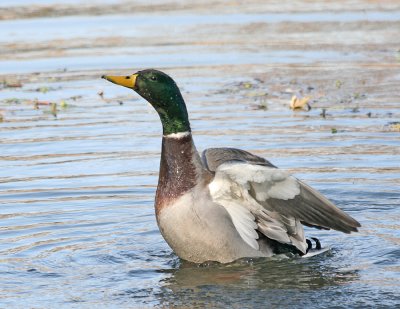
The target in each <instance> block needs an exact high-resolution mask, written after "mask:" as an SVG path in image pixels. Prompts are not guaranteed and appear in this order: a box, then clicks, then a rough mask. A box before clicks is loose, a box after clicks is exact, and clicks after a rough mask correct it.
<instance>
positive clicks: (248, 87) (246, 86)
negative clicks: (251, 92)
mask: <svg viewBox="0 0 400 309" xmlns="http://www.w3.org/2000/svg"><path fill="white" fill-rule="evenodd" d="M242 86H243V88H244V89H250V88H253V84H252V83H249V82H245V83H242Z"/></svg>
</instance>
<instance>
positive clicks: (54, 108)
mask: <svg viewBox="0 0 400 309" xmlns="http://www.w3.org/2000/svg"><path fill="white" fill-rule="evenodd" d="M50 113H51V114H52V115H53V116H54V117H56V118H57V103H51V107H50Z"/></svg>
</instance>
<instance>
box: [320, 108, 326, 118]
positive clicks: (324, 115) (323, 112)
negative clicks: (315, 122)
mask: <svg viewBox="0 0 400 309" xmlns="http://www.w3.org/2000/svg"><path fill="white" fill-rule="evenodd" d="M320 116H321V117H322V118H324V119H325V118H326V108H323V109H322V112H321V114H320Z"/></svg>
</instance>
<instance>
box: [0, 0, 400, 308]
mask: <svg viewBox="0 0 400 309" xmlns="http://www.w3.org/2000/svg"><path fill="white" fill-rule="evenodd" d="M33 2H34V3H35V4H37V5H32V6H29V5H30V4H32V3H33ZM49 3H50V4H52V10H53V11H54V12H55V13H54V12H53V11H49V10H46V9H45V8H43V12H42V11H40V9H41V6H45V5H48V4H49ZM79 3H80V2H79V1H73V2H71V3H70V4H69V6H67V7H65V6H61V4H60V2H59V1H36V2H35V1H32V2H31V1H22V2H21V5H22V7H19V8H16V7H14V6H12V4H9V6H5V5H4V6H1V7H0V10H1V9H3V13H4V14H0V15H2V16H5V17H7V18H4V20H2V21H0V34H1V39H0V47H1V48H0V49H1V52H0V80H4V81H6V82H7V83H8V86H7V85H4V86H3V88H2V89H0V114H1V115H2V118H3V121H2V122H0V173H1V174H0V205H1V207H0V219H1V220H0V287H1V288H0V307H27V306H28V307H35V308H37V307H40V308H43V307H45V308H50V307H54V306H64V307H88V308H93V307H96V306H99V307H100V306H101V307H154V306H156V307H221V308H227V307H233V308H243V307H256V308H257V307H259V308H265V307H270V308H275V307H279V308H281V307H294V308H297V307H298V308H311V307H319V308H321V307H336V308H341V307H346V308H348V307H382V308H383V307H388V308H394V307H396V306H399V305H400V301H399V297H400V292H399V291H400V284H399V280H400V276H399V272H400V262H399V259H400V246H399V245H400V225H399V220H400V210H399V204H400V189H399V188H400V180H399V179H400V164H399V162H400V161H399V156H400V133H399V132H398V131H397V130H396V127H395V126H393V124H392V123H394V122H396V121H399V118H400V96H399V94H398V85H399V81H400V65H399V58H398V54H396V53H398V52H397V49H398V46H399V45H398V44H399V43H400V41H399V37H398V30H397V29H399V27H400V17H399V16H400V6H398V5H397V6H396V5H395V4H393V3H392V4H391V3H386V4H385V3H384V4H382V5H381V6H379V7H378V5H376V6H375V7H374V6H373V5H372V4H371V3H369V2H366V3H364V2H363V1H355V2H354V3H355V9H354V10H353V11H352V10H350V9H348V8H347V11H344V10H342V11H338V8H339V9H340V8H342V7H340V1H339V2H338V3H339V4H337V3H335V4H333V3H331V4H321V6H320V7H318V6H314V5H313V4H311V3H309V2H305V3H302V2H300V1H296V2H293V3H294V4H293V6H290V5H289V7H286V9H287V12H282V11H280V10H278V9H277V8H279V6H277V3H275V2H271V3H270V4H268V5H266V4H263V3H262V2H257V1H255V0H254V1H251V2H250V4H249V6H247V7H244V6H240V5H239V6H238V7H235V6H226V7H224V5H223V4H221V3H220V2H218V1H217V2H216V3H215V4H214V5H216V6H217V7H218V8H219V9H220V12H219V13H218V14H215V12H212V10H211V9H210V7H208V6H206V5H205V4H202V2H196V1H195V2H194V4H193V8H190V7H185V6H182V7H181V6H180V5H181V4H180V3H179V2H176V3H175V2H171V3H172V4H171V10H168V9H167V8H165V7H164V6H162V5H160V6H155V7H151V6H150V7H149V8H147V7H146V4H143V3H141V4H140V5H142V6H140V14H139V13H137V14H135V12H134V11H132V12H126V11H124V9H123V6H120V9H118V6H115V5H118V4H119V3H121V2H120V1H99V2H98V3H99V7H97V8H96V9H97V10H98V12H100V13H99V16H90V17H86V16H81V14H80V10H79V7H78V6H77V5H78V4H79ZM299 3H300V4H301V5H302V6H301V7H302V10H301V11H297V9H296V8H297V7H298V6H297V5H298V4H299ZM232 4H233V2H232ZM138 5H139V4H138ZM330 5H331V6H330ZM338 5H339V7H338ZM385 5H386V7H385ZM3 7H6V9H4V8H3ZM130 8H132V7H130ZM361 8H366V9H368V10H369V11H361V10H359V9H361ZM34 10H37V12H39V13H35V14H37V16H31V15H32V14H34V12H36V11H34ZM83 10H85V8H83ZM108 10H110V12H111V13H112V15H110V14H111V13H107V12H108ZM118 10H119V11H118ZM146 10H147V11H146ZM154 10H155V11H154ZM29 12H31V13H29ZM32 12H33V13H32ZM49 12H50V13H49ZM52 12H53V13H52ZM275 12H279V14H276V13H275ZM29 14H31V15H29ZM46 14H50V15H46ZM115 14H117V15H115ZM118 14H120V15H118ZM146 14H148V15H146ZM78 15H80V16H78ZM55 16H60V17H55ZM147 16H151V18H150V17H149V18H148V19H147ZM210 16H211V17H210ZM212 16H214V17H212ZM175 20H176V21H177V23H174V21H175ZM324 21H325V22H324ZM24 25H25V26H28V28H26V27H25V26H24ZM160 25H161V26H162V28H163V29H164V28H165V27H166V26H169V28H168V29H169V31H163V30H160V28H159V27H160ZM119 27H122V28H123V30H122V31H119V29H120V28H119ZM382 44H384V45H382ZM382 46H384V47H382ZM396 48H397V49H396ZM147 66H153V67H157V68H160V69H163V70H166V71H167V72H168V73H169V74H171V75H172V76H173V77H175V79H176V81H177V82H178V84H179V85H180V87H181V88H182V92H183V95H184V97H185V99H186V101H187V104H188V109H189V112H190V115H191V121H192V127H193V131H194V137H195V142H196V144H197V147H198V148H199V149H204V148H207V147H215V146H232V147H238V148H243V149H246V150H249V151H252V152H254V153H256V154H258V155H261V156H264V157H266V158H268V159H269V160H271V161H272V162H273V163H274V164H276V165H278V166H280V167H281V168H285V169H287V170H289V171H290V172H292V173H294V174H295V175H296V176H297V177H298V178H301V179H303V180H305V181H306V182H307V183H309V184H310V185H312V186H314V187H315V188H317V189H318V190H320V191H321V192H322V193H324V194H325V195H326V196H327V197H328V198H329V199H331V200H332V201H334V202H335V203H336V204H337V205H338V206H339V207H341V208H342V209H344V210H345V211H347V212H348V213H349V214H351V215H352V216H354V217H355V218H357V220H359V221H360V222H361V224H362V226H363V227H362V228H361V229H360V232H359V233H356V234H351V235H344V234H341V233H338V232H332V231H316V230H313V229H307V231H306V232H307V235H308V236H317V237H318V238H320V239H321V241H322V243H323V246H327V247H330V250H329V251H327V252H326V253H324V254H321V255H319V256H315V257H312V258H309V259H301V258H294V259H282V258H273V259H255V260H254V259H244V260H241V261H237V262H234V263H232V264H229V265H220V264H217V263H209V264H204V265H195V264H191V263H187V262H184V261H181V260H179V258H177V257H176V256H175V255H174V253H173V252H172V251H171V249H170V248H169V247H168V246H167V244H166V243H165V242H164V240H163V239H162V237H161V235H160V234H159V231H158V228H157V225H156V221H155V216H154V209H153V199H154V194H155V188H156V184H157V177H158V166H159V155H160V154H159V152H160V143H161V136H160V134H161V126H160V123H159V120H158V117H157V115H156V114H155V112H154V111H153V110H152V108H151V107H150V106H149V105H148V104H147V103H145V102H144V101H143V100H142V99H140V98H139V97H138V96H137V95H136V94H134V93H133V92H131V91H129V90H127V89H122V88H121V87H116V86H114V85H111V84H108V83H106V82H105V81H103V80H101V79H100V78H99V77H100V76H101V75H102V74H104V73H110V72H113V73H123V74H125V73H132V72H133V71H136V70H138V69H142V68H145V67H147ZM13 83H14V84H15V83H21V84H22V87H11V86H12V84H13ZM99 92H102V94H100V95H99V94H98V93H99ZM293 94H297V95H309V96H311V98H312V100H311V105H312V107H313V108H312V109H311V110H310V111H308V112H307V111H299V112H293V111H291V110H289V109H288V105H289V102H290V98H291V96H292V95H293ZM35 99H37V100H39V102H42V103H41V104H39V105H37V106H36V108H35V104H34V101H35ZM48 102H50V103H51V102H55V103H57V111H56V113H55V111H54V110H53V112H52V111H51V108H50V106H48V105H47V103H48ZM323 109H325V117H323V116H322V115H321V113H323ZM54 114H56V116H55V115H54Z"/></svg>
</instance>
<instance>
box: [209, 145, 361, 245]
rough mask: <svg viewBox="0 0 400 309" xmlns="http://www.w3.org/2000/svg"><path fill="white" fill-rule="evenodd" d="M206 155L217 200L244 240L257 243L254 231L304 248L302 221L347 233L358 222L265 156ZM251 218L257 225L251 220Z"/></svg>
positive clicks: (211, 152)
mask: <svg viewBox="0 0 400 309" xmlns="http://www.w3.org/2000/svg"><path fill="white" fill-rule="evenodd" d="M202 158H203V160H204V161H205V162H206V163H207V165H206V166H207V167H208V168H209V170H210V171H212V172H215V177H214V180H213V181H212V182H211V183H210V185H209V188H210V193H211V195H212V197H213V199H214V200H215V201H216V202H217V203H219V204H221V205H222V206H224V207H225V208H226V209H227V211H228V212H229V213H230V214H231V217H232V221H233V223H234V225H235V227H236V228H237V229H238V231H239V233H240V234H241V236H242V238H243V239H245V240H246V242H247V243H248V244H250V245H252V246H253V247H256V245H255V244H256V239H257V238H255V237H256V234H255V233H254V229H257V230H258V231H259V232H261V233H262V234H264V235H266V236H267V237H269V238H271V239H274V240H277V241H279V242H282V243H288V244H292V245H295V246H296V247H297V248H298V249H299V250H301V251H303V252H305V248H306V243H305V239H304V233H303V228H302V226H301V224H300V222H301V223H303V224H305V225H308V226H313V227H318V228H324V229H335V230H338V231H342V232H345V233H350V232H352V231H357V227H359V226H360V224H359V223H358V222H357V221H356V220H354V219H353V218H351V217H350V216H349V215H347V214H346V213H344V212H343V211H342V210H340V209H339V208H337V207H336V206H335V205H334V204H333V203H331V202H330V201H329V200H327V199H326V198H325V197H323V196H322V195H321V194H320V193H319V192H317V191H316V190H314V189H312V188H311V187H309V186H307V185H306V184H304V183H302V182H301V181H299V180H298V179H296V178H295V177H293V176H291V175H289V174H287V173H286V172H284V171H281V170H280V169H278V168H276V167H275V166H274V165H272V164H271V163H269V162H268V161H267V160H265V159H263V158H260V157H258V156H255V155H252V154H250V153H248V152H245V151H242V150H238V149H232V148H212V149H207V150H205V151H204V152H203V154H202ZM240 207H241V208H240ZM237 209H241V210H240V211H238V210H237ZM244 211H247V215H246V216H243V212H244ZM253 217H254V221H253V222H256V224H257V227H256V228H255V225H251V224H250V221H252V220H253ZM242 218H246V219H242ZM242 234H243V235H242Z"/></svg>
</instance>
